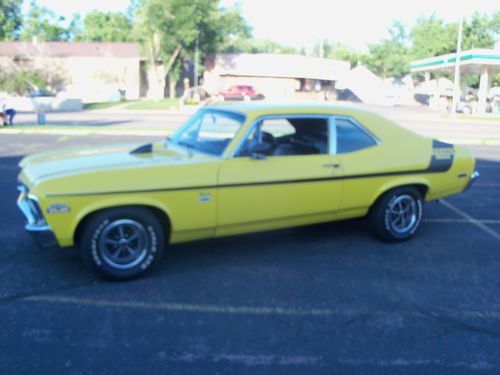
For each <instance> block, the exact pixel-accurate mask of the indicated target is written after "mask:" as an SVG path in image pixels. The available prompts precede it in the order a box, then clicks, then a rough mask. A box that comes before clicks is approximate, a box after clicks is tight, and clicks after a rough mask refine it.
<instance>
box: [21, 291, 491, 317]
mask: <svg viewBox="0 0 500 375" xmlns="http://www.w3.org/2000/svg"><path fill="white" fill-rule="evenodd" d="M23 300H24V301H30V302H42V303H53V304H68V305H80V306H92V307H102V308H118V309H123V308H132V309H143V310H161V311H170V312H191V313H216V314H231V315H260V316H265V315H268V316H269V315H282V316H309V317H334V316H337V317H343V318H349V319H352V318H357V317H359V316H386V317H390V316H394V315H405V316H413V317H418V318H422V317H428V316H429V315H432V316H440V315H443V314H444V315H448V316H452V317H454V318H462V319H481V320H492V319H494V320H498V319H500V311H495V310H491V311H474V310H465V311H461V310H454V309H437V310H434V311H430V312H429V314H422V313H420V312H418V311H403V312H399V311H390V310H370V309H368V308H364V309H359V308H353V309H329V308H325V309H314V308H312V309H311V308H301V307H265V306H254V307H250V306H227V305H196V304H186V303H173V302H156V303H153V302H142V301H130V300H128V301H110V300H99V299H91V298H76V297H65V296H31V297H26V298H24V299H23Z"/></svg>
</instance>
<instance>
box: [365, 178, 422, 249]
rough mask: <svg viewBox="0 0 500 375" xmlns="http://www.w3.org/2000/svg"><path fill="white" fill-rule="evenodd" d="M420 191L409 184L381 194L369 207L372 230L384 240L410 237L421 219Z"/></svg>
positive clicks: (399, 239)
mask: <svg viewBox="0 0 500 375" xmlns="http://www.w3.org/2000/svg"><path fill="white" fill-rule="evenodd" d="M422 214H423V204H422V197H421V195H420V192H419V191H418V190H417V189H416V188H414V187H411V186H408V187H400V188H395V189H392V190H390V191H388V192H386V193H385V194H384V195H382V196H381V197H380V198H379V199H378V200H377V201H376V202H375V204H374V205H373V207H372V208H371V209H370V212H369V214H368V220H369V222H370V227H371V230H372V232H373V233H374V234H375V235H376V236H377V237H379V238H380V239H382V240H383V241H386V242H397V241H405V240H407V239H409V238H411V237H412V236H413V235H414V234H415V233H416V231H417V230H418V228H419V227H420V223H421V221H422Z"/></svg>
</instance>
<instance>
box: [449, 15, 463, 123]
mask: <svg viewBox="0 0 500 375" xmlns="http://www.w3.org/2000/svg"><path fill="white" fill-rule="evenodd" d="M463 26H464V17H463V16H461V17H460V23H459V24H458V38H457V53H456V55H455V77H454V79H453V102H452V104H451V115H452V116H456V114H457V106H458V103H459V102H460V58H461V53H462V31H463Z"/></svg>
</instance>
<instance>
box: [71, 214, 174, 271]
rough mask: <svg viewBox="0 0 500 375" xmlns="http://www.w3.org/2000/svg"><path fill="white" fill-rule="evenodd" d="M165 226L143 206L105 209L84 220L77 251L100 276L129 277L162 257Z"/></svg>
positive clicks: (150, 266) (148, 267)
mask: <svg viewBox="0 0 500 375" xmlns="http://www.w3.org/2000/svg"><path fill="white" fill-rule="evenodd" d="M165 229H166V228H162V226H161V224H160V222H159V220H158V218H157V217H156V216H155V215H154V214H152V213H151V212H150V211H149V210H148V209H146V208H143V207H124V208H115V209H109V210H104V211H101V212H99V213H97V214H95V215H94V216H92V217H91V218H90V219H89V220H88V221H86V223H85V227H84V228H83V232H82V235H81V237H80V241H79V245H80V251H81V254H82V257H83V258H84V260H85V262H86V263H87V264H89V265H90V267H91V268H92V269H93V270H94V271H96V272H97V273H98V274H99V275H100V276H102V277H104V278H107V279H113V280H126V279H132V278H135V277H139V276H142V275H143V274H145V273H147V272H149V271H150V269H151V268H153V267H154V266H155V265H156V264H157V263H158V262H159V260H160V259H161V256H162V253H163V246H164V238H165V234H164V230H165Z"/></svg>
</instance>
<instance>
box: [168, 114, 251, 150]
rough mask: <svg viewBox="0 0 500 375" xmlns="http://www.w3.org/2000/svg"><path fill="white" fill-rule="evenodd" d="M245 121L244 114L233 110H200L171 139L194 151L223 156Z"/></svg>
mask: <svg viewBox="0 0 500 375" xmlns="http://www.w3.org/2000/svg"><path fill="white" fill-rule="evenodd" d="M244 121H245V117H244V116H243V115H240V114H236V113H232V112H225V111H216V110H203V111H199V112H197V113H196V114H195V115H194V116H193V117H191V118H190V119H189V120H188V121H187V122H186V123H185V124H184V125H183V126H182V127H181V128H180V129H179V130H178V131H177V132H176V133H175V134H174V136H173V137H172V138H171V139H170V141H171V142H173V143H175V144H178V145H179V146H183V147H187V148H188V149H190V150H192V151H199V152H203V153H207V154H211V155H216V156H221V155H222V154H223V153H224V151H225V150H226V148H227V146H228V145H229V143H230V142H231V140H232V139H233V138H234V136H235V135H236V134H237V133H238V131H239V130H240V128H241V126H242V125H243V122H244Z"/></svg>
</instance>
